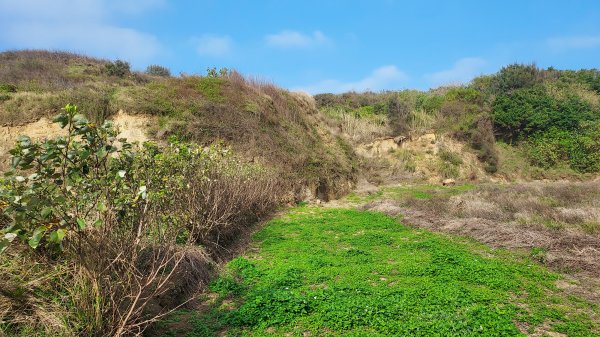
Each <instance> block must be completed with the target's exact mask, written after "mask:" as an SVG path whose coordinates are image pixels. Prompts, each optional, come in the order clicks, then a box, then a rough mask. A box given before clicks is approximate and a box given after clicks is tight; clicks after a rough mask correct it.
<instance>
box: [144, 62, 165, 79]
mask: <svg viewBox="0 0 600 337" xmlns="http://www.w3.org/2000/svg"><path fill="white" fill-rule="evenodd" d="M146 74H148V75H153V76H160V77H170V76H171V71H170V70H169V68H167V67H163V66H161V65H158V64H152V65H149V66H148V67H147V68H146Z"/></svg>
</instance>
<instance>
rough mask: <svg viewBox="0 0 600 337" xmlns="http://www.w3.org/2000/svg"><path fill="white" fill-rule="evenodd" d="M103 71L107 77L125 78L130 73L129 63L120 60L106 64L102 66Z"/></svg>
mask: <svg viewBox="0 0 600 337" xmlns="http://www.w3.org/2000/svg"><path fill="white" fill-rule="evenodd" d="M104 69H105V71H106V73H107V74H108V75H109V76H116V77H125V76H127V75H129V74H130V73H131V66H130V65H129V62H127V61H122V60H116V61H115V62H108V63H106V64H105V65H104Z"/></svg>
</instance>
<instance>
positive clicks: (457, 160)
mask: <svg viewBox="0 0 600 337" xmlns="http://www.w3.org/2000/svg"><path fill="white" fill-rule="evenodd" d="M438 156H439V157H440V159H441V160H443V161H445V162H448V163H450V164H452V165H456V166H458V165H462V164H463V160H462V158H461V157H460V155H459V154H458V153H456V152H452V151H449V150H446V149H441V150H440V151H439V152H438Z"/></svg>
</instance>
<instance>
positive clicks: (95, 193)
mask: <svg viewBox="0 0 600 337" xmlns="http://www.w3.org/2000/svg"><path fill="white" fill-rule="evenodd" d="M55 121H56V122H57V123H59V124H60V125H61V127H63V128H64V129H65V130H66V135H65V136H63V137H58V138H56V139H47V140H44V141H42V142H36V141H32V140H31V139H30V138H29V137H27V136H22V137H21V138H19V140H18V142H17V145H16V147H15V148H14V149H13V150H11V154H12V155H13V157H12V168H11V170H9V171H8V172H7V173H6V174H5V176H4V178H3V180H2V182H1V186H2V189H1V190H0V200H1V202H2V210H3V218H2V222H3V228H2V232H1V233H2V237H1V239H0V253H3V254H2V255H0V265H1V266H2V268H3V270H7V271H9V272H8V273H2V276H0V282H2V291H1V292H0V312H2V313H3V320H2V321H1V322H0V329H1V330H0V331H3V332H6V333H9V334H11V335H31V334H32V333H35V334H36V335H89V336H91V335H97V336H104V335H116V336H121V335H130V334H135V333H139V332H140V331H143V330H144V329H145V328H146V327H147V325H148V324H149V323H152V322H153V321H154V320H155V319H156V318H157V317H160V316H161V315H163V314H164V313H165V312H168V311H169V310H171V309H173V308H174V307H176V306H178V305H180V304H181V303H184V302H185V301H186V299H187V297H188V296H189V295H190V294H191V293H193V291H195V289H197V288H198V287H200V286H202V284H203V283H205V282H207V280H208V277H209V275H210V270H211V268H210V264H211V263H212V262H211V259H218V258H219V257H220V256H221V255H222V254H223V250H224V248H225V247H228V246H230V245H232V244H235V243H236V242H237V237H238V236H239V235H240V234H241V233H244V232H245V231H247V227H249V226H251V225H252V224H253V223H256V222H257V221H258V220H259V219H260V218H261V217H262V216H264V215H266V214H269V213H270V211H272V210H273V209H274V208H275V207H276V206H277V205H278V203H279V202H280V200H281V198H282V195H283V192H284V190H283V189H282V188H281V187H282V186H283V185H282V184H281V180H279V179H278V178H277V177H276V176H275V175H274V174H273V172H271V171H269V170H268V169H267V168H264V167H262V166H260V165H258V164H249V163H244V162H242V161H240V160H239V159H238V158H236V157H234V156H233V155H232V154H231V150H230V149H228V148H223V147H220V146H213V147H210V148H202V147H198V146H197V145H193V144H185V143H180V142H176V141H174V140H173V141H171V143H170V145H169V146H168V147H164V148H163V147H159V146H157V145H155V144H151V143H145V144H144V146H143V147H138V146H135V145H132V144H129V143H127V142H126V141H125V140H122V139H115V136H116V135H117V132H116V130H115V129H114V128H113V127H112V125H111V123H110V122H109V121H107V122H105V123H104V124H102V125H96V124H95V123H91V122H89V121H88V120H87V119H86V118H85V117H84V116H83V115H81V114H78V113H77V109H76V107H74V106H71V105H68V106H67V107H66V108H65V111H64V112H63V113H62V114H60V115H58V116H57V117H56V118H55ZM27 246H29V247H27ZM5 268H6V269H5ZM39 277H42V278H44V279H46V281H44V282H39V280H38V278H39ZM164 298H166V299H164ZM49 322H50V323H49Z"/></svg>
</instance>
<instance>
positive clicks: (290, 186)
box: [0, 50, 600, 336]
mask: <svg viewBox="0 0 600 337" xmlns="http://www.w3.org/2000/svg"><path fill="white" fill-rule="evenodd" d="M0 151H1V152H2V153H0V161H1V163H0V168H1V169H2V170H3V171H5V174H4V175H3V177H2V179H0V209H1V210H2V214H1V215H0V230H1V232H0V271H1V272H0V335H2V334H4V333H5V334H7V335H11V336H12V335H14V336H142V335H143V336H179V335H183V336H282V335H285V336H288V335H290V336H291V335H298V336H346V335H356V336H358V335H360V336H389V335H415V336H429V335H432V334H438V335H444V336H446V335H447V336H471V335H472V336H480V335H490V336H491V335H498V336H525V335H526V336H597V335H598V333H599V332H600V317H599V316H598V306H599V305H600V300H599V297H598V289H600V273H599V271H598V266H599V264H598V261H600V255H599V252H600V237H599V236H598V234H599V233H600V204H599V201H598V200H600V199H599V198H598V197H599V193H600V189H599V188H598V187H599V185H600V181H599V180H598V174H599V172H600V72H599V71H597V70H579V71H567V70H556V69H552V68H549V69H539V68H537V67H536V66H534V65H518V64H515V65H509V66H507V67H504V68H502V69H501V70H500V71H499V72H498V73H496V74H493V75H488V76H481V77H478V78H475V79H474V80H473V81H472V82H471V83H469V84H468V85H463V86H451V87H440V88H437V89H431V90H429V91H417V90H403V91H384V92H378V93H373V92H365V93H356V92H348V93H344V94H339V95H334V94H327V93H324V94H319V95H315V96H310V95H307V94H303V93H296V92H290V91H288V90H285V89H281V88H278V87H277V86H275V85H274V84H272V83H268V82H264V81H260V80H256V79H252V78H245V77H243V76H242V75H240V74H239V73H237V72H236V71H234V70H228V69H221V70H217V69H214V68H213V69H207V72H206V74H205V75H187V74H181V75H179V76H171V74H170V71H169V70H168V69H167V68H164V67H162V66H159V65H151V66H149V67H148V69H147V70H146V71H145V72H136V71H132V70H131V69H130V67H129V64H128V63H126V62H123V61H119V60H116V61H109V60H102V59H96V58H91V57H87V56H83V55H77V54H72V53H65V52H48V51H37V50H29V51H9V52H3V53H0ZM549 180H553V181H549ZM530 181H534V182H530ZM579 181H583V182H579ZM442 185H444V186H442Z"/></svg>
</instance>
